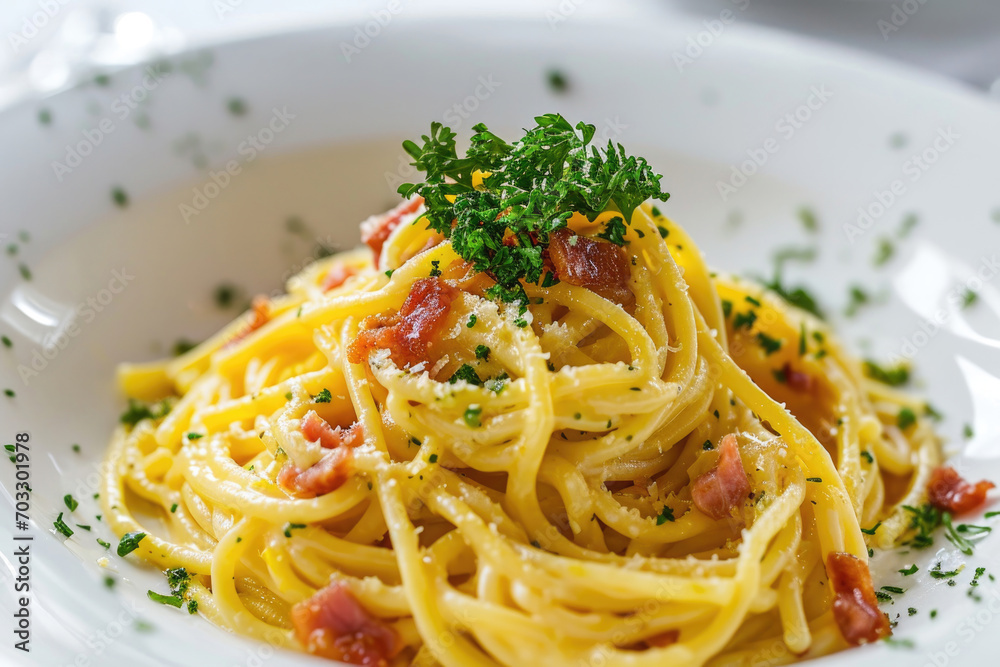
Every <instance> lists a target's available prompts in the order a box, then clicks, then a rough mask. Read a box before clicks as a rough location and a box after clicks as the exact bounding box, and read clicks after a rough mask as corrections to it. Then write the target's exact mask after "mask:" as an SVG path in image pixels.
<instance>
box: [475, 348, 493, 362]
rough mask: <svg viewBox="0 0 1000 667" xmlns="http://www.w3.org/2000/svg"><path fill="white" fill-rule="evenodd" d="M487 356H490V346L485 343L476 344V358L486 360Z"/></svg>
mask: <svg viewBox="0 0 1000 667" xmlns="http://www.w3.org/2000/svg"><path fill="white" fill-rule="evenodd" d="M489 358H490V348H489V347H487V346H486V345H477V346H476V359H482V360H483V361H486V360H487V359H489Z"/></svg>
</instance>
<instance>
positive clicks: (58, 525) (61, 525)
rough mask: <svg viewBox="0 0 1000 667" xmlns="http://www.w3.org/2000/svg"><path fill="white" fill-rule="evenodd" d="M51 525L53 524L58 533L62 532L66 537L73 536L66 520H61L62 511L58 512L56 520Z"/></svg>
mask: <svg viewBox="0 0 1000 667" xmlns="http://www.w3.org/2000/svg"><path fill="white" fill-rule="evenodd" d="M52 525H53V526H55V529H56V530H57V531H59V532H60V533H62V534H63V535H65V536H66V537H72V536H73V529H72V528H70V527H69V526H67V525H66V522H65V521H63V513H62V512H59V516H57V517H56V520H55V521H53V522H52Z"/></svg>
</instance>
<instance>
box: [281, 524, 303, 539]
mask: <svg viewBox="0 0 1000 667" xmlns="http://www.w3.org/2000/svg"><path fill="white" fill-rule="evenodd" d="M305 527H306V524H304V523H286V524H285V530H284V533H285V537H291V536H292V531H293V530H301V529H303V528H305Z"/></svg>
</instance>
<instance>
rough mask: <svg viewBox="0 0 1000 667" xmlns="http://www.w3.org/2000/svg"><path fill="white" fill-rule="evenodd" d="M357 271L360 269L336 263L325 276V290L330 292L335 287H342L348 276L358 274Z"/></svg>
mask: <svg viewBox="0 0 1000 667" xmlns="http://www.w3.org/2000/svg"><path fill="white" fill-rule="evenodd" d="M357 272H358V270H357V269H355V268H354V267H353V266H347V265H346V264H334V265H333V266H332V267H330V270H329V271H328V272H327V274H326V277H324V278H323V285H322V289H323V291H324V292H329V291H330V290H332V289H333V288H335V287H340V286H341V285H343V284H344V282H345V281H346V280H347V279H348V278H350V277H351V276H353V275H355V274H357Z"/></svg>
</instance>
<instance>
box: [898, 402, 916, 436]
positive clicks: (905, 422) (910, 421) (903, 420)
mask: <svg viewBox="0 0 1000 667" xmlns="http://www.w3.org/2000/svg"><path fill="white" fill-rule="evenodd" d="M916 423H917V415H915V414H914V413H913V410H911V409H910V408H903V409H901V410H900V411H899V414H898V415H897V416H896V425H897V426H899V429H900V430H901V431H905V430H906V429H908V428H910V427H911V426H913V425H914V424H916Z"/></svg>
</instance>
